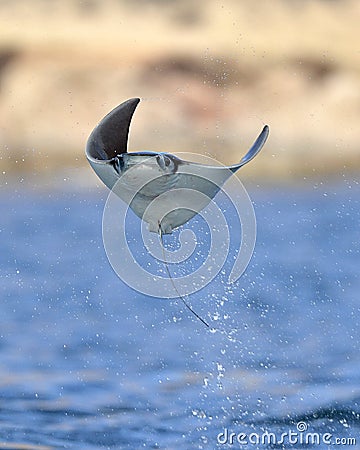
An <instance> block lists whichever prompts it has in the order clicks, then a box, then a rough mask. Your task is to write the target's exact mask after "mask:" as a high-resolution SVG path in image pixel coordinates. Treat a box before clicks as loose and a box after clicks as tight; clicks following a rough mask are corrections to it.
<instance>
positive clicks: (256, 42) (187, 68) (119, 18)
mask: <svg viewBox="0 0 360 450" xmlns="http://www.w3.org/2000/svg"><path fill="white" fill-rule="evenodd" d="M0 22H1V27H0V163H1V173H2V177H3V180H4V179H5V178H6V177H8V176H14V174H15V176H17V175H18V174H20V175H21V174H24V173H26V174H44V175H45V174H50V175H51V174H53V173H55V172H56V173H58V172H60V171H61V170H65V171H66V170H67V169H69V168H75V169H79V170H78V171H77V176H79V177H81V175H80V174H82V173H84V174H85V178H86V180H88V181H91V180H95V176H94V175H93V174H92V172H91V171H89V170H85V168H86V169H87V162H86V160H85V158H84V147H85V143H86V139H87V137H88V135H89V133H90V132H91V130H92V129H93V127H94V126H95V124H96V123H97V122H98V121H99V120H100V119H101V118H102V117H103V116H104V115H105V114H106V113H107V112H108V111H110V110H111V109H112V108H113V107H115V106H116V105H117V104H119V103H121V102H122V101H124V100H126V99H128V98H130V97H140V98H141V99H142V102H141V104H140V105H139V107H138V110H137V112H136V115H135V117H134V121H133V123H132V129H131V137H130V150H161V151H169V152H184V151H190V152H197V153H203V154H207V155H210V156H214V157H216V158H217V159H218V160H219V161H221V162H223V163H235V162H236V161H238V160H239V158H241V156H242V155H243V153H244V152H245V151H246V150H247V148H248V147H249V146H250V144H251V143H252V141H253V140H254V139H255V138H256V136H257V134H258V133H259V132H260V130H261V128H262V126H263V124H264V123H267V124H269V125H270V129H271V136H270V140H269V142H268V144H267V146H266V149H265V150H264V151H263V153H262V154H261V155H260V156H259V157H258V158H257V159H256V163H255V162H254V163H253V164H251V165H249V166H248V168H247V170H244V171H243V174H244V177H245V178H249V179H256V180H257V179H259V178H260V177H261V179H262V180H266V179H268V180H276V181H282V180H292V179H294V180H295V179H296V180H303V179H304V177H316V178H319V177H320V178H322V177H328V176H330V175H331V176H338V177H342V176H346V174H348V173H349V172H355V173H356V171H357V170H358V169H359V168H360V151H359V150H360V148H359V142H360V126H359V124H360V44H359V43H360V28H359V26H358V24H359V23H360V3H359V2H358V1H356V0H354V1H351V0H349V1H347V0H342V1H340V0H339V1H317V0H314V1H296V0H295V1H290V0H288V1H285V0H284V1H280V0H273V1H271V2H270V1H265V0H264V1H262V0H260V1H257V2H254V1H250V0H249V1H246V0H243V1H236V0H224V1H221V2H220V1H216V0H206V1H203V2H193V1H190V0H183V1H164V0H152V1H145V0H139V1H130V0H123V1H115V0H104V1H97V0H84V1H80V0H79V1H76V0H67V1H65V0H62V1H60V0H53V1H50V0H32V1H29V0H27V1H26V0H24V1H21V0H14V1H12V2H7V1H1V2H0ZM82 168H84V171H82V170H80V169H82ZM60 169H61V170H60ZM92 177H94V178H92Z"/></svg>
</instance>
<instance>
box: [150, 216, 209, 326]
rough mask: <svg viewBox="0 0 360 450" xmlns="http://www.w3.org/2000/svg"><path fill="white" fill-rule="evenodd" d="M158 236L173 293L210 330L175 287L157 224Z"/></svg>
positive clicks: (160, 231)
mask: <svg viewBox="0 0 360 450" xmlns="http://www.w3.org/2000/svg"><path fill="white" fill-rule="evenodd" d="M159 235H160V243H161V249H162V254H163V260H164V263H165V269H166V272H167V274H168V277H169V279H170V282H171V284H172V286H173V288H174V289H175V292H176V293H177V295H178V297H179V298H180V300H181V301H182V302H183V304H184V305H185V306H186V308H187V309H188V310H189V311H190V312H191V313H192V314H193V315H194V316H195V317H196V318H197V319H199V320H200V322H202V323H203V324H204V325H205V326H206V327H208V328H210V325H209V324H208V323H207V322H206V321H205V320H204V319H203V318H202V317H200V316H199V314H197V313H196V312H195V311H194V310H193V309H192V308H191V306H190V305H189V304H188V303H187V302H186V300H185V299H184V297H183V296H182V295H181V294H180V292H179V290H178V288H177V287H176V284H175V281H174V278H173V277H172V275H171V272H170V269H169V264H168V262H167V259H166V254H165V245H164V236H163V232H162V229H161V224H160V223H159Z"/></svg>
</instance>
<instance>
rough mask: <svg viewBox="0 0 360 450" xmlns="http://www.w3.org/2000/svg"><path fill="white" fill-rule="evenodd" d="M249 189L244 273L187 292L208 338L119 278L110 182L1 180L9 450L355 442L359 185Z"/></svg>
mask: <svg viewBox="0 0 360 450" xmlns="http://www.w3.org/2000/svg"><path fill="white" fill-rule="evenodd" d="M249 193H250V195H251V197H252V200H253V201H254V207H255V211H256V216H257V223H258V233H257V244H256V248H255V253H254V256H253V258H252V260H251V262H250V265H249V267H248V269H247V271H246V273H245V275H244V276H243V277H242V278H241V279H240V281H239V282H238V283H236V285H235V286H229V285H227V284H226V282H225V278H226V277H225V276H224V275H222V274H220V275H219V277H217V278H216V279H215V280H214V281H213V282H212V283H211V284H210V285H209V286H207V287H206V288H205V289H204V290H202V291H201V292H199V293H197V294H194V295H193V296H191V298H190V299H189V302H190V303H191V304H192V306H193V307H194V309H195V310H196V311H197V312H198V313H200V314H201V315H202V316H203V317H204V318H206V320H207V321H208V322H210V324H211V326H214V327H217V329H218V330H220V331H217V332H211V331H209V330H208V329H207V328H206V327H205V326H204V325H203V324H201V323H200V322H199V321H198V320H196V318H194V317H193V316H191V315H190V314H189V312H188V311H187V310H186V309H184V307H183V306H182V304H181V302H179V301H176V300H172V301H169V300H166V299H156V298H149V297H145V296H143V295H140V294H138V293H136V292H135V291H133V290H131V289H130V288H128V287H127V286H126V285H125V284H124V283H123V282H122V281H120V279H119V278H118V277H117V276H116V275H115V273H114V272H113V270H112V269H111V267H110V265H109V263H108V261H107V258H106V255H105V252H104V249H103V245H102V237H101V218H102V211H103V207H104V202H105V199H106V195H107V192H106V190H105V188H104V189H103V188H99V189H90V188H89V189H75V188H74V189H73V190H72V189H71V188H70V189H69V187H67V189H66V190H65V191H63V190H62V189H60V188H59V187H57V188H53V189H50V190H49V189H46V190H41V189H32V188H31V187H30V186H23V184H21V183H19V184H13V185H8V186H7V187H4V188H2V190H1V194H0V196H1V205H0V208H1V209H0V214H1V215H0V217H1V219H0V223H1V229H0V237H1V255H0V270H1V272H0V277H1V278H0V281H1V284H0V296H1V297H0V301H1V312H0V443H1V445H0V448H13V449H19V448H28V449H44V448H46V449H57V448H66V449H127V448H128V449H139V448H150V449H151V448H153V449H177V450H180V449H184V450H188V449H214V448H254V449H255V448H330V444H329V442H328V441H327V440H326V439H330V440H331V443H332V444H334V443H335V439H336V438H340V439H343V441H342V442H343V444H344V445H341V446H338V445H337V446H336V445H334V447H337V448H352V449H354V448H360V435H359V431H360V353H359V343H360V326H359V325H360V301H359V290H360V280H359V266H360V264H359V263H360V257H359V248H360V247H359V245H360V244H359V242H360V230H359V224H360V220H359V219H360V205H359V199H360V187H359V185H358V184H357V183H356V182H355V181H354V180H348V181H346V182H345V181H344V182H334V183H329V184H322V183H314V182H312V183H310V182H308V181H305V182H304V186H301V187H300V186H298V187H284V186H282V187H278V188H276V187H272V188H267V189H265V188H263V189H260V188H256V187H252V188H251V187H250V188H249ZM299 424H300V425H299ZM297 426H298V427H304V426H305V428H307V429H306V430H305V431H303V433H302V439H305V437H306V436H305V435H306V433H307V432H311V433H314V434H315V435H316V436H318V437H319V439H320V443H317V442H315V441H314V442H312V441H308V442H309V443H305V444H304V443H302V444H301V442H300V438H301V432H300V431H301V430H300V431H298V432H297ZM231 432H233V433H235V435H236V437H237V438H239V440H240V443H239V442H238V441H236V440H235V441H234V443H233V445H231V443H230V438H229V434H230V433H231ZM289 432H293V433H296V432H297V436H296V437H293V438H292V439H298V440H297V441H296V442H294V441H289V440H288V437H287V436H286V437H285V438H284V439H283V442H282V441H281V433H289ZM226 433H227V436H226ZM241 433H242V434H243V435H241V436H240V437H239V435H240V434H241ZM264 433H274V435H276V439H277V443H270V444H269V443H268V442H267V441H266V440H265V441H262V440H261V439H263V438H262V437H261V436H262V435H263V434H264ZM327 433H328V434H330V435H331V437H330V438H329V437H328V435H326V436H325V437H324V435H325V434H327ZM352 438H355V439H356V443H355V445H353V444H354V442H353V441H351V439H352ZM241 439H243V441H241ZM244 439H245V441H246V440H247V441H246V442H248V444H247V445H245V444H244V442H245V441H244ZM257 439H258V441H257ZM314 439H315V438H314ZM224 441H226V442H225V443H222V442H224ZM270 442H271V441H270ZM5 444H7V446H5ZM21 445H22V446H23V447H21Z"/></svg>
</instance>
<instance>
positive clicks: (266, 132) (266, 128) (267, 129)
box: [261, 125, 270, 137]
mask: <svg viewBox="0 0 360 450" xmlns="http://www.w3.org/2000/svg"><path fill="white" fill-rule="evenodd" d="M261 133H264V134H266V137H267V136H268V135H269V133H270V127H269V125H264V128H263V129H262V132H261Z"/></svg>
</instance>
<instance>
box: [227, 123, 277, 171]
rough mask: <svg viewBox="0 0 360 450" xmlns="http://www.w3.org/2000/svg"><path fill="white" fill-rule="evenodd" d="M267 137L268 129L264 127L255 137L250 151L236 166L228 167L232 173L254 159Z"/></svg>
mask: <svg viewBox="0 0 360 450" xmlns="http://www.w3.org/2000/svg"><path fill="white" fill-rule="evenodd" d="M268 136H269V127H268V126H267V125H265V126H264V128H263V129H262V131H261V133H260V134H259V136H258V137H257V139H256V141H255V142H254V143H253V145H252V146H251V148H250V150H249V151H248V152H247V153H246V155H245V156H243V157H242V158H241V161H240V162H239V163H238V164H234V165H233V166H230V167H229V169H230V170H232V171H233V172H236V171H237V170H238V169H240V167H242V166H244V165H245V164H247V163H248V162H250V161H251V160H252V159H253V158H255V156H256V155H257V154H258V153H259V152H260V150H261V149H262V148H263V146H264V144H265V142H266V139H267V138H268Z"/></svg>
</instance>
